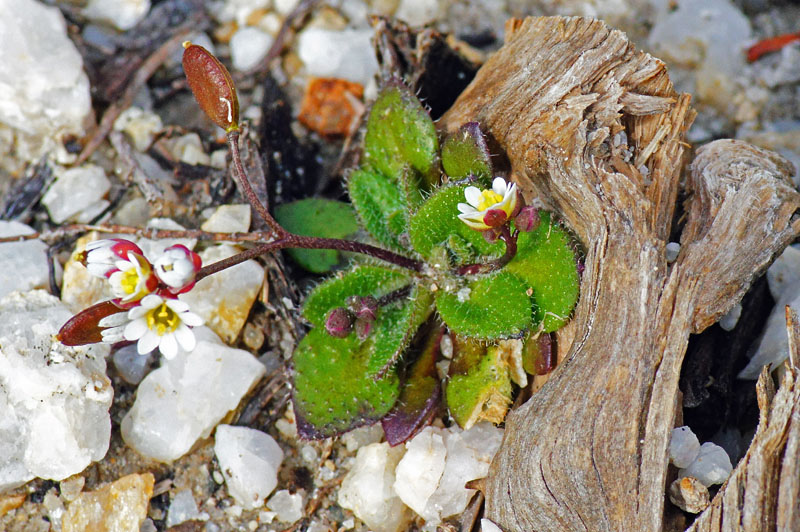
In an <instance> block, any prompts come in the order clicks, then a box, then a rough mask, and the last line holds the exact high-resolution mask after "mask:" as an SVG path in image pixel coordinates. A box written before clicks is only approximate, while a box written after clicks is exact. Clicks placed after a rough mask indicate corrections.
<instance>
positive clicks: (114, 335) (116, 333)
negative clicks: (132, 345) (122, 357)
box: [100, 327, 125, 344]
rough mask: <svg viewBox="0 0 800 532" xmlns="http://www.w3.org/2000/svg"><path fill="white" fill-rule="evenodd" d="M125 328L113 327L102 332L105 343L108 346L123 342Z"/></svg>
mask: <svg viewBox="0 0 800 532" xmlns="http://www.w3.org/2000/svg"><path fill="white" fill-rule="evenodd" d="M124 329H125V328H124V327H111V328H110V329H105V330H103V331H100V336H101V337H102V338H103V342H105V343H107V344H116V343H117V342H121V341H123V340H125V335H124V334H123V333H124Z"/></svg>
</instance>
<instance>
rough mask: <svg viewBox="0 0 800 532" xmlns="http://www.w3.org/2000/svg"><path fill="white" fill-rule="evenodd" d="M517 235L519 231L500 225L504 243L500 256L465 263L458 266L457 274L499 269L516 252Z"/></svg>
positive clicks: (506, 225)
mask: <svg viewBox="0 0 800 532" xmlns="http://www.w3.org/2000/svg"><path fill="white" fill-rule="evenodd" d="M517 236H519V231H518V230H516V229H515V230H514V232H513V233H512V232H511V229H510V228H509V226H508V224H505V225H503V226H501V227H500V240H502V241H503V242H505V243H506V252H505V253H503V256H502V257H499V258H496V259H494V260H491V261H489V262H479V263H476V264H465V265H464V266H461V267H459V268H458V269H456V274H457V275H475V274H478V273H489V272H493V271H496V270H499V269H500V268H502V267H503V266H505V265H506V264H508V263H509V262H511V259H513V258H514V256H515V255H516V254H517Z"/></svg>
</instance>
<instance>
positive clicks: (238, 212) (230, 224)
mask: <svg viewBox="0 0 800 532" xmlns="http://www.w3.org/2000/svg"><path fill="white" fill-rule="evenodd" d="M201 229H203V231H210V232H212V233H244V232H246V231H248V230H249V229H250V205H246V204H245V205H220V206H219V207H217V210H215V211H214V212H213V213H212V214H211V216H209V217H208V220H206V221H205V222H203V225H202V226H201Z"/></svg>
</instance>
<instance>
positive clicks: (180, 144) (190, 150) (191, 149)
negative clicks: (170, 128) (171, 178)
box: [166, 133, 211, 166]
mask: <svg viewBox="0 0 800 532" xmlns="http://www.w3.org/2000/svg"><path fill="white" fill-rule="evenodd" d="M166 145H167V147H168V149H169V151H170V153H171V154H172V156H173V157H175V158H176V159H178V160H179V161H181V162H184V163H186V164H193V165H194V164H204V165H206V166H208V165H209V164H211V157H210V156H209V155H208V154H207V153H206V149H205V148H204V147H203V141H202V140H200V135H198V134H197V133H187V134H186V135H181V136H180V137H176V138H174V139H170V140H169V141H168V142H167V143H166Z"/></svg>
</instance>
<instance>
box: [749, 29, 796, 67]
mask: <svg viewBox="0 0 800 532" xmlns="http://www.w3.org/2000/svg"><path fill="white" fill-rule="evenodd" d="M798 40H800V31H798V32H796V33H785V34H783V35H778V36H777V37H770V38H769V39H764V40H763V41H758V42H757V43H755V44H754V45H753V46H751V47H750V48H748V49H747V60H748V61H749V62H751V63H752V62H753V61H756V60H758V59H759V58H760V57H761V56H762V55H765V54H769V53H772V52H777V51H778V50H780V49H781V48H783V47H784V46H786V45H787V44H789V43H792V42H794V41H798Z"/></svg>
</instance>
